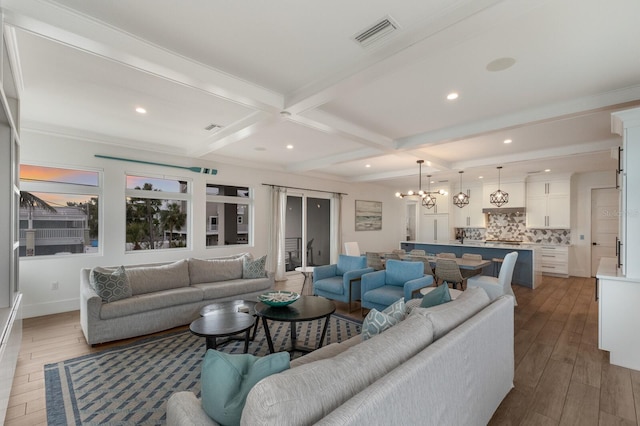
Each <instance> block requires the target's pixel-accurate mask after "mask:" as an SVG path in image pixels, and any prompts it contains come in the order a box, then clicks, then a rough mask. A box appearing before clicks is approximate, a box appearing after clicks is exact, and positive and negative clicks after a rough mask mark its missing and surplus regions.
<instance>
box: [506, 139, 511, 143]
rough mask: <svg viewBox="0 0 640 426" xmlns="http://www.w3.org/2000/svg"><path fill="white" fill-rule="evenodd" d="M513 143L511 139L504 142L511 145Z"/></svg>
mask: <svg viewBox="0 0 640 426" xmlns="http://www.w3.org/2000/svg"><path fill="white" fill-rule="evenodd" d="M511 142H513V141H512V140H511V139H505V140H504V143H511Z"/></svg>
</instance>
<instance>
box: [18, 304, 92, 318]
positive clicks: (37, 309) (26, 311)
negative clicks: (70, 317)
mask: <svg viewBox="0 0 640 426" xmlns="http://www.w3.org/2000/svg"><path fill="white" fill-rule="evenodd" d="M79 309H80V299H67V300H56V301H55V302H46V303H37V304H34V305H25V306H23V307H22V317H23V318H33V317H42V316H45V315H53V314H60V313H62V312H70V311H77V310H79Z"/></svg>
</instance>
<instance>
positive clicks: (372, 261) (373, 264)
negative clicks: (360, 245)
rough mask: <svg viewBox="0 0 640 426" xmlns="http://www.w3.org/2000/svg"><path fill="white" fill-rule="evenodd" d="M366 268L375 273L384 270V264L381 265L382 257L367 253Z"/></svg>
mask: <svg viewBox="0 0 640 426" xmlns="http://www.w3.org/2000/svg"><path fill="white" fill-rule="evenodd" d="M367 267H369V268H373V269H375V270H376V271H381V270H383V269H384V263H382V257H381V256H380V253H378V252H372V251H368V252H367Z"/></svg>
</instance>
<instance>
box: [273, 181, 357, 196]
mask: <svg viewBox="0 0 640 426" xmlns="http://www.w3.org/2000/svg"><path fill="white" fill-rule="evenodd" d="M263 185H264V186H270V187H272V188H273V187H274V186H281V187H283V188H287V189H299V190H301V191H314V192H326V193H327V194H340V195H349V194H345V193H344V192H336V191H323V190H322V189H310V188H298V187H296V186H287V185H274V184H272V183H263Z"/></svg>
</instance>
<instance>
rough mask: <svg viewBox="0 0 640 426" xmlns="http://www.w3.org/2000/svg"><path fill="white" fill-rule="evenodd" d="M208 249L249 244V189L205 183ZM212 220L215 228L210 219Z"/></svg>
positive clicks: (250, 202)
mask: <svg viewBox="0 0 640 426" xmlns="http://www.w3.org/2000/svg"><path fill="white" fill-rule="evenodd" d="M206 193H207V214H206V217H208V218H209V229H207V247H214V246H228V245H236V244H249V235H250V230H249V225H250V223H251V222H250V217H249V212H250V210H251V209H250V208H249V207H250V206H251V205H252V199H251V197H250V191H249V188H247V187H244V186H230V185H217V184H207V190H206ZM213 218H215V227H214V226H213V223H212V222H211V220H212V219H213Z"/></svg>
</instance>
